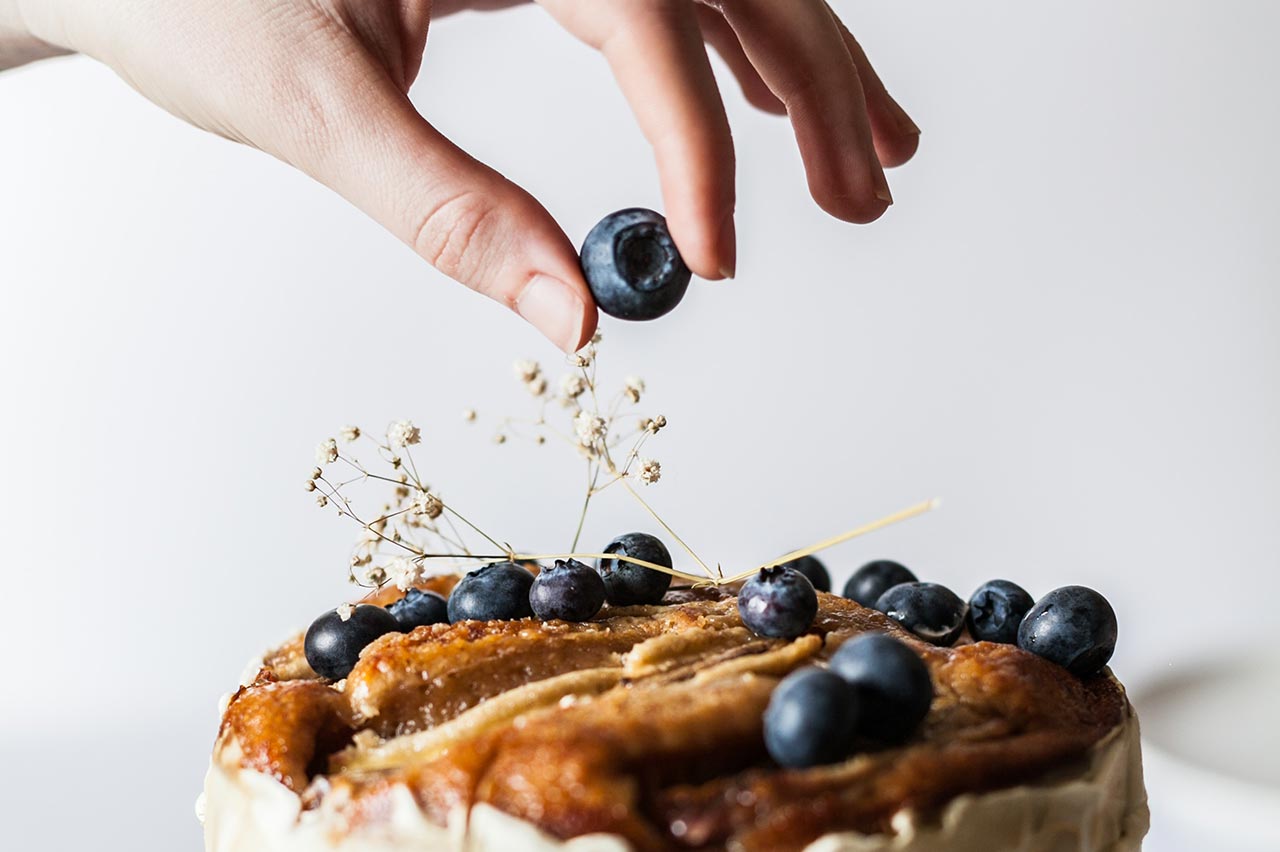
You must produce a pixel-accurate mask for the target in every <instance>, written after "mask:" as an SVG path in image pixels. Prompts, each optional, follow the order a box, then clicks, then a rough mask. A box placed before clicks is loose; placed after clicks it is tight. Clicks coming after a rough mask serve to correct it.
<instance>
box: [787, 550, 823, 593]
mask: <svg viewBox="0 0 1280 852" xmlns="http://www.w3.org/2000/svg"><path fill="white" fill-rule="evenodd" d="M782 564H783V567H784V568H793V569H795V570H796V571H799V572H800V573H801V574H803V575H805V576H806V577H808V578H809V582H810V583H813V587H814V588H815V589H817V590H818V591H820V592H829V591H831V575H830V574H828V573H827V566H825V565H823V564H822V560H820V559H819V558H818V557H816V556H801V557H800V558H799V559H792V560H791V561H790V562H784V563H782Z"/></svg>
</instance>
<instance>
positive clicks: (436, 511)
mask: <svg viewBox="0 0 1280 852" xmlns="http://www.w3.org/2000/svg"><path fill="white" fill-rule="evenodd" d="M443 511H444V503H442V502H441V501H440V498H439V497H437V496H436V495H434V494H432V493H430V492H423V493H421V494H419V495H418V496H417V497H416V498H414V501H413V513H414V514H415V515H426V516H427V517H428V518H430V519H431V520H433V521H434V520H435V519H436V518H438V517H440V513H441V512H443Z"/></svg>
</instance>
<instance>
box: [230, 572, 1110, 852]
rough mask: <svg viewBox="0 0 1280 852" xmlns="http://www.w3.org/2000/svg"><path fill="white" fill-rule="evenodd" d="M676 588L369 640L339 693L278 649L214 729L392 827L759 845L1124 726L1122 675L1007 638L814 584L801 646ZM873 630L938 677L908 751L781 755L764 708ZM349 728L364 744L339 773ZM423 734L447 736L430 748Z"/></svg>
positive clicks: (969, 782)
mask: <svg viewBox="0 0 1280 852" xmlns="http://www.w3.org/2000/svg"><path fill="white" fill-rule="evenodd" d="M668 600H679V601H680V603H678V604H675V605H667V606H660V607H632V608H628V609H625V610H613V611H609V610H606V611H605V612H603V613H602V614H601V616H600V617H599V618H598V619H597V620H596V621H594V622H590V623H587V624H564V623H559V622H550V623H540V622H535V621H532V620H526V621H519V622H495V623H487V624H482V623H463V624H457V625H452V626H449V625H437V626H434V627H430V628H419V629H417V630H415V631H414V632H413V633H411V634H408V635H401V634H391V635H388V636H385V637H383V638H382V639H379V640H378V641H377V642H375V643H373V645H371V646H370V647H369V648H368V649H366V651H365V653H364V654H363V655H362V657H361V659H360V662H359V663H358V664H357V666H356V668H355V669H354V670H353V671H352V673H351V675H350V676H349V677H348V679H347V681H346V683H345V685H344V687H343V689H342V691H338V690H337V689H334V688H332V687H330V686H327V685H325V684H323V683H322V682H320V681H318V680H314V679H303V680H292V681H286V682H277V679H278V678H284V677H288V676H291V675H292V674H293V673H294V672H296V671H297V668H298V667H297V666H296V655H294V656H291V655H290V654H288V653H278V654H277V655H273V656H272V657H270V658H269V662H268V664H267V665H266V666H265V667H264V669H263V672H262V674H261V675H260V677H259V680H258V682H256V683H255V684H254V685H252V686H250V687H247V688H245V689H243V690H241V692H240V693H239V694H238V695H237V697H236V698H235V700H233V701H232V703H231V706H230V708H229V709H228V712H227V715H226V718H225V719H224V724H223V731H222V734H221V735H220V740H219V741H220V743H222V744H224V745H225V744H227V743H231V742H234V743H236V744H237V747H238V749H239V750H240V753H239V754H237V755H232V757H234V758H235V759H236V760H238V761H239V765H241V766H245V767H249V768H253V769H256V770H258V771H261V772H266V773H267V774H271V775H274V776H276V777H279V778H281V779H282V780H284V779H288V780H286V783H287V784H289V785H290V787H291V789H294V790H301V789H302V788H303V786H305V784H306V779H307V770H308V765H309V764H311V765H312V770H313V771H315V769H316V768H317V767H319V769H320V771H322V772H324V773H326V778H325V784H324V785H321V788H319V789H320V792H323V791H324V790H326V789H327V790H331V791H337V790H341V791H342V796H343V801H345V802H347V805H346V806H345V809H346V811H347V814H348V817H349V819H350V820H351V824H353V825H355V824H359V823H360V822H362V821H365V822H374V823H376V822H377V821H378V820H379V819H383V818H385V813H386V802H387V801H388V799H389V795H390V792H389V791H390V790H391V788H392V787H396V786H401V785H403V786H404V787H407V788H408V789H409V790H410V791H411V792H412V793H413V795H414V797H415V798H416V800H417V801H418V803H419V805H420V806H421V807H422V809H423V811H424V813H426V814H427V815H428V817H430V818H431V819H433V820H435V821H436V822H438V823H440V824H443V823H444V821H445V818H446V817H447V815H448V814H449V812H450V811H451V810H453V809H455V808H457V807H460V806H462V807H467V806H472V805H475V804H477V803H480V802H485V803H488V804H491V805H493V806H495V807H497V808H498V809H499V810H502V811H505V812H507V813H510V814H512V815H514V816H517V817H520V818H522V819H525V820H527V821H529V822H532V823H534V824H536V825H538V826H539V827H541V828H542V829H543V830H545V831H547V832H549V833H550V834H553V835H555V836H559V837H573V836H577V835H580V834H584V833H589V832H607V833H611V834H617V835H620V836H622V837H625V838H626V839H627V840H628V841H630V842H631V843H632V844H633V845H635V846H636V847H637V848H639V849H662V848H673V847H676V848H679V847H706V848H725V847H733V848H742V849H761V850H765V849H798V848H801V847H803V846H804V845H805V843H807V842H808V841H809V840H812V839H814V838H816V837H818V836H820V835H822V834H825V833H828V832H832V831H839V830H857V831H862V832H877V831H883V830H886V828H887V826H888V821H889V819H890V818H891V817H892V816H893V814H894V813H896V812H898V811H899V810H901V809H902V808H904V807H911V808H916V809H918V810H921V811H924V812H927V811H928V810H929V809H933V808H937V807H939V806H941V805H943V804H945V803H946V802H947V801H949V800H950V799H952V798H954V797H955V796H956V795H958V794H960V793H965V792H979V791H984V790H989V789H994V788H997V787H1001V786H1007V785H1010V784H1015V783H1019V782H1022V781H1027V780H1033V779H1037V778H1040V777H1043V776H1044V775H1045V774H1046V773H1048V772H1051V771H1052V770H1054V769H1055V768H1059V767H1063V766H1064V765H1068V764H1070V762H1071V761H1072V760H1074V759H1077V758H1080V757H1082V756H1083V755H1084V754H1085V753H1086V752H1087V751H1088V750H1089V748H1090V746H1092V745H1093V744H1094V743H1096V742H1098V741H1099V740H1100V739H1101V738H1102V737H1103V736H1104V735H1105V734H1106V733H1107V732H1108V731H1109V730H1111V729H1113V728H1115V727H1116V726H1117V725H1119V724H1120V723H1121V721H1122V719H1123V717H1124V712H1125V700H1124V697H1123V694H1122V693H1121V691H1120V689H1119V687H1118V685H1117V684H1115V682H1114V681H1113V680H1112V679H1111V678H1110V677H1108V676H1105V675H1099V676H1097V677H1094V678H1091V679H1088V680H1080V679H1078V678H1076V677H1074V676H1072V675H1070V674H1069V673H1068V672H1066V671H1065V670H1063V669H1061V668H1059V667H1057V666H1055V665H1053V664H1051V663H1048V662H1046V661H1044V660H1042V659H1040V658H1037V657H1035V656H1033V655H1031V654H1028V653H1026V652H1024V651H1021V650H1019V649H1018V648H1016V647H1013V646H1008V645H994V644H990V643H977V644H962V645H960V646H958V647H955V648H937V647H934V646H931V645H926V644H924V643H921V642H919V641H917V640H916V639H914V637H911V636H910V635H909V634H906V633H904V632H903V631H902V630H901V629H899V628H898V626H897V625H896V624H895V623H893V622H892V621H890V620H889V619H887V618H885V617H884V616H883V615H881V614H880V613H877V612H874V611H871V610H868V609H865V608H863V607H861V606H859V605H857V604H855V603H853V602H851V601H848V600H845V599H843V598H839V597H835V596H832V595H825V594H824V595H821V610H820V614H819V617H818V618H817V619H816V620H815V623H814V627H813V630H812V632H811V634H810V635H807V636H805V637H801V638H800V639H798V640H795V641H792V642H786V641H781V640H762V639H759V638H758V637H754V636H752V635H751V634H750V633H749V632H747V631H746V630H745V629H744V628H743V627H742V625H741V621H740V620H739V619H738V617H737V610H736V603H735V601H734V600H733V599H732V597H730V596H728V595H726V594H724V593H722V592H717V591H709V592H697V593H688V592H679V593H673V594H672V595H671V596H670V597H669V598H668ZM868 630H883V631H886V632H890V633H893V634H894V635H896V636H898V637H899V638H901V639H903V641H905V642H907V643H908V644H910V645H911V646H912V647H913V648H914V649H915V650H916V651H917V652H919V653H920V654H921V656H922V658H923V659H924V660H925V662H926V663H927V664H928V666H929V667H930V670H931V673H932V675H933V679H934V684H935V689H936V693H937V696H936V698H935V701H934V704H933V707H932V708H931V711H930V713H929V716H928V718H927V719H926V721H925V723H924V724H923V725H922V726H921V729H920V731H919V732H918V733H917V735H916V736H915V737H914V738H913V739H912V740H911V741H910V742H909V743H907V744H906V745H905V746H903V747H901V748H897V749H892V750H881V751H870V752H867V753H864V754H862V755H859V756H857V757H855V758H854V759H852V760H850V761H847V762H845V763H843V764H839V765H836V766H832V767H822V768H815V769H807V770H790V771H786V770H781V769H779V768H777V767H775V766H773V764H772V763H771V762H770V761H769V760H768V757H767V754H766V753H765V751H764V747H763V740H762V734H761V714H762V712H763V709H764V706H765V704H766V703H767V702H768V698H769V694H770V692H771V691H772V689H773V687H774V686H775V685H776V683H777V679H778V678H780V677H782V676H783V675H785V673H786V672H788V671H790V670H791V669H793V668H795V667H797V666H799V665H802V664H804V663H805V662H806V661H808V660H810V659H812V658H813V657H815V656H817V657H825V656H828V655H829V654H830V653H832V651H834V649H835V648H836V647H838V646H839V644H841V643H842V642H843V641H845V640H847V639H848V638H850V637H851V636H854V635H856V634H858V633H861V632H865V631H868ZM582 670H589V671H584V672H583V676H582V677H581V678H578V677H574V676H572V675H569V674H567V673H572V672H577V671H582ZM286 672H288V674H286ZM609 672H617V674H616V675H610V674H609ZM556 676H563V677H561V678H560V679H559V680H555V681H553V680H550V679H551V678H555V677H556ZM588 681H589V682H590V684H592V685H591V686H590V687H588V686H586V685H584V684H586V683H587V682H588ZM529 682H538V683H542V684H547V686H545V687H539V688H537V689H532V690H524V691H519V690H516V691H515V692H511V693H510V694H511V695H512V696H513V700H512V702H511V705H512V708H509V710H510V712H507V711H505V710H504V712H501V713H499V712H490V713H489V714H488V718H486V719H484V724H468V723H467V720H470V719H472V718H473V717H472V715H471V714H467V713H466V712H465V711H466V710H467V709H468V708H472V707H475V706H476V705H477V704H479V703H481V702H483V701H485V700H486V699H490V698H492V697H493V696H496V695H498V694H500V693H504V694H505V693H508V692H509V691H512V690H515V689H516V687H519V686H521V685H523V684H526V683H529ZM562 684H563V686H562ZM516 699H518V700H516ZM503 700H504V701H505V700H506V697H505V695H504V699H503ZM497 706H498V705H495V707H497ZM477 718H479V717H477ZM452 719H458V722H457V724H453V723H451V722H449V720H452ZM445 723H448V724H445ZM442 725H443V727H440V726H442ZM437 728H439V730H440V731H441V733H442V734H445V735H447V737H446V741H445V747H441V745H440V742H439V740H440V737H438V736H437V735H436V734H435V731H436V729H437ZM356 730H359V731H360V733H359V734H358V735H357V737H356V745H355V746H353V747H352V748H350V749H347V750H346V751H345V752H342V754H341V755H339V756H337V757H335V758H334V759H333V760H331V761H330V762H329V763H328V764H327V765H326V764H325V760H326V758H327V757H329V756H331V755H334V753H335V752H336V751H337V750H338V749H339V748H341V746H342V741H343V739H344V738H348V737H349V736H350V734H351V733H352V732H353V731H356ZM423 731H426V732H427V733H417V734H415V733H414V732H423ZM424 736H425V737H434V738H435V739H434V740H433V741H432V745H431V748H429V749H428V748H425V747H423V744H422V741H421V738H422V737H424ZM397 737H398V738H397ZM415 737H416V739H415ZM391 738H397V739H391ZM313 756H316V757H317V759H316V760H313ZM375 756H376V759H375ZM388 767H390V768H388ZM316 789H317V788H313V791H312V794H313V795H318V794H319V793H317V792H316ZM330 795H332V792H331V793H330Z"/></svg>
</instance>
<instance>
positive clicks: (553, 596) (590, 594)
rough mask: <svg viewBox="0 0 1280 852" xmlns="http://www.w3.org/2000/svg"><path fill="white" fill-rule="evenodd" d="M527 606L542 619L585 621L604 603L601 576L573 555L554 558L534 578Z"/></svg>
mask: <svg viewBox="0 0 1280 852" xmlns="http://www.w3.org/2000/svg"><path fill="white" fill-rule="evenodd" d="M529 606H530V607H532V608H533V614H534V615H536V616H537V617H538V618H540V619H542V620H543V621H551V620H553V619H559V620H561V621H587V620H588V619H590V618H591V617H592V616H594V615H595V614H596V613H597V612H599V611H600V607H602V606H604V580H602V579H600V575H599V574H597V573H596V572H595V571H594V570H593V569H591V568H589V567H587V566H586V565H583V564H582V563H581V562H579V561H578V560H576V559H557V560H556V561H555V564H554V565H552V566H551V567H550V568H544V569H542V571H541V572H540V573H539V574H538V576H537V578H536V579H534V581H533V586H532V587H531V588H530V589H529Z"/></svg>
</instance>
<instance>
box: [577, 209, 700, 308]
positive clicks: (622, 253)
mask: <svg viewBox="0 0 1280 852" xmlns="http://www.w3.org/2000/svg"><path fill="white" fill-rule="evenodd" d="M582 274H583V275H584V276H586V279H587V285H588V286H589V287H590V288H591V295H592V296H594V297H595V300H596V305H597V306H598V307H599V308H600V310H602V311H604V312H605V313H606V314H609V315H610V316H614V317H617V318H618V319H624V320H651V319H657V318H658V317H660V316H662V315H663V314H665V313H667V312H668V311H670V310H671V309H672V308H674V307H675V306H676V305H678V304H680V300H681V299H683V298H684V293H685V290H687V289H688V288H689V276H690V273H689V267H688V266H685V263H684V258H682V257H680V252H679V250H677V249H676V244H675V241H674V240H673V239H671V233H670V232H669V231H668V230H667V220H666V219H664V218H663V217H662V215H661V214H659V213H655V212H653V211H652V210H645V209H644V208H641V207H632V208H629V209H627V210H619V211H618V212H617V213H610V214H609V215H608V216H606V217H604V218H603V219H601V220H600V223H599V224H597V225H596V226H595V227H594V228H592V229H591V233H589V234H587V239H586V241H585V242H583V244H582Z"/></svg>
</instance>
